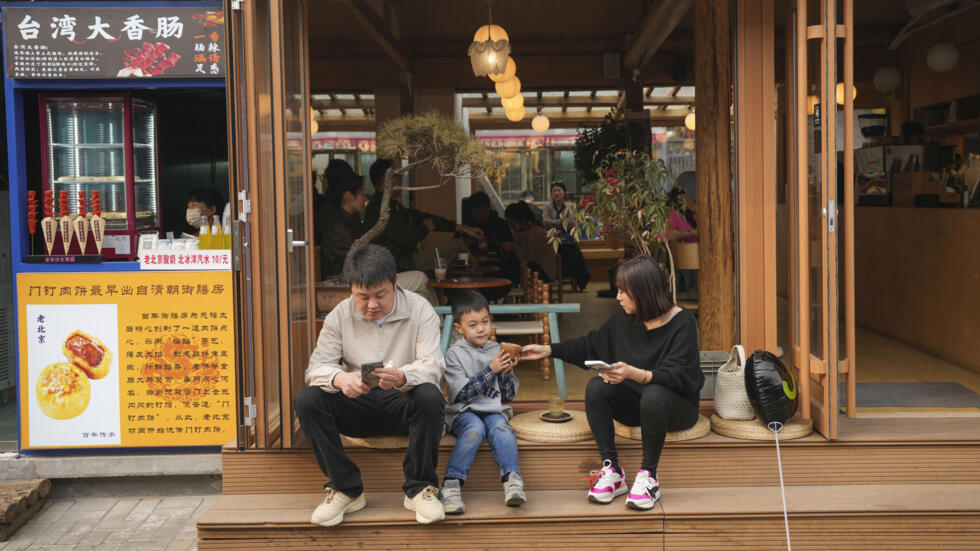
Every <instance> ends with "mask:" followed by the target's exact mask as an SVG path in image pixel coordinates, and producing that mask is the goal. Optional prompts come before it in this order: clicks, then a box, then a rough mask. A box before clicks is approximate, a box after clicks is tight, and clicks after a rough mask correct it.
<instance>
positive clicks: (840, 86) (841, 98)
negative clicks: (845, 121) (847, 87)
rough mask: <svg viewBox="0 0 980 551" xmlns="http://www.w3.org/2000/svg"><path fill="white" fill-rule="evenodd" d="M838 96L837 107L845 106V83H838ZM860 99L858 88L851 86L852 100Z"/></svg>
mask: <svg viewBox="0 0 980 551" xmlns="http://www.w3.org/2000/svg"><path fill="white" fill-rule="evenodd" d="M836 92H837V93H836V95H837V105H844V83H843V82H838V83H837V88H836ZM857 97H858V89H857V86H851V99H855V98H857Z"/></svg>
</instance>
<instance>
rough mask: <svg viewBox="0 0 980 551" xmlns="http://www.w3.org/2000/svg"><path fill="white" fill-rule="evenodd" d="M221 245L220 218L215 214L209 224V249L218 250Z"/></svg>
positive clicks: (222, 240)
mask: <svg viewBox="0 0 980 551" xmlns="http://www.w3.org/2000/svg"><path fill="white" fill-rule="evenodd" d="M223 244H224V237H222V236H221V218H219V217H218V215H217V214H215V215H214V221H213V222H211V248H212V249H220V248H222V245H223Z"/></svg>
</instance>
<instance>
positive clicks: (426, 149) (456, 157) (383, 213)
mask: <svg viewBox="0 0 980 551" xmlns="http://www.w3.org/2000/svg"><path fill="white" fill-rule="evenodd" d="M377 143H378V158H379V159H393V160H395V163H396V164H397V163H398V161H399V160H401V161H402V164H401V166H400V167H398V168H395V166H392V168H389V169H388V171H387V172H386V173H385V186H384V194H383V196H382V199H381V210H380V213H379V214H380V215H379V217H378V221H377V223H375V224H374V226H373V227H371V228H370V229H369V230H368V231H367V232H365V233H364V235H362V236H361V237H360V238H358V239H357V240H355V241H354V243H353V244H352V245H351V248H350V250H349V251H348V252H347V259H350V256H351V253H353V252H354V251H356V250H357V249H359V248H361V247H363V246H364V245H367V244H368V243H370V242H371V241H372V240H373V239H375V238H376V237H377V236H378V235H380V234H381V232H383V231H384V229H385V226H387V224H388V219H389V217H390V210H389V209H390V199H391V192H392V190H393V187H394V186H392V185H391V182H392V179H393V178H394V177H395V176H400V175H403V174H405V173H407V172H409V171H410V170H412V169H413V168H415V167H420V166H429V167H431V168H432V169H433V170H434V171H435V172H436V174H438V175H439V183H438V184H435V185H430V186H414V187H413V186H400V187H399V189H401V190H403V191H421V190H426V189H435V188H439V187H442V186H444V185H445V184H446V183H447V182H449V181H451V180H455V179H456V178H479V177H480V176H482V175H483V174H484V172H485V171H486V170H487V169H489V168H490V166H491V165H493V164H494V163H495V162H496V155H494V153H493V152H491V151H490V150H488V149H487V148H486V146H484V145H483V144H481V143H480V142H478V141H477V140H476V139H475V138H473V137H472V136H470V135H469V133H468V132H467V131H466V129H464V128H463V127H462V126H460V125H459V123H457V122H456V121H455V120H453V119H452V118H450V117H448V116H446V115H443V114H441V113H438V112H435V111H431V112H427V113H422V114H420V115H404V116H401V117H398V118H396V119H391V120H389V121H387V122H385V123H383V124H382V125H381V126H380V127H379V128H378V132H377ZM345 264H346V261H345ZM316 294H317V310H318V311H320V312H328V311H330V310H331V309H333V307H334V306H336V304H337V303H338V302H340V301H341V300H343V299H344V298H347V297H348V296H350V288H349V287H348V285H347V282H345V281H343V276H342V275H339V276H337V277H334V278H331V279H330V280H327V281H324V282H322V283H320V284H318V285H317V293H316Z"/></svg>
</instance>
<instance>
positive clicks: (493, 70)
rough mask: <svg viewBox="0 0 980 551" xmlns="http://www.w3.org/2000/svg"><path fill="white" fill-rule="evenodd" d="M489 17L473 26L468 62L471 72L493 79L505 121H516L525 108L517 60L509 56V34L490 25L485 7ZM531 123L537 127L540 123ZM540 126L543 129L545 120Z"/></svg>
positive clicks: (491, 11)
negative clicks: (483, 23)
mask: <svg viewBox="0 0 980 551" xmlns="http://www.w3.org/2000/svg"><path fill="white" fill-rule="evenodd" d="M489 20H490V21H489V24H487V25H483V26H482V27H480V28H479V29H477V31H476V34H474V35H473V43H472V44H470V49H469V52H468V53H469V56H470V64H471V65H472V66H473V74H474V75H476V76H478V77H482V76H486V77H489V78H490V80H492V81H493V82H494V90H495V91H496V92H497V95H498V96H500V105H501V106H503V108H504V113H505V114H506V115H507V120H509V121H511V122H519V121H522V120H524V117H525V116H527V111H526V110H525V109H524V96H523V94H521V80H520V79H519V78H517V63H516V62H515V61H514V58H512V57H510V51H511V49H510V37H508V36H507V31H505V30H504V29H503V28H502V27H501V26H500V25H494V24H493V10H492V7H490V10H489ZM539 117H540V115H539ZM537 118H538V117H535V120H537ZM545 120H546V121H547V119H545ZM532 126H534V128H535V129H537V128H538V127H539V126H541V123H540V122H538V124H537V125H533V124H532ZM544 128H545V129H547V122H545V126H544ZM542 132H543V130H542Z"/></svg>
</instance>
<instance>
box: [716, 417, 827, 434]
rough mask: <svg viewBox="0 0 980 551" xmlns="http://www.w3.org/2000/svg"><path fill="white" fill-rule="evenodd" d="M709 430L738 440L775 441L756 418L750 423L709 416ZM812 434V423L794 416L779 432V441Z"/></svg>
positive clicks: (766, 428) (770, 431) (809, 420)
mask: <svg viewBox="0 0 980 551" xmlns="http://www.w3.org/2000/svg"><path fill="white" fill-rule="evenodd" d="M711 430H713V431H715V432H716V433H718V434H720V435H722V436H728V437H730V438H738V439H740V440H775V439H776V436H775V434H774V433H773V432H772V430H770V429H769V427H767V426H765V425H763V424H762V421H761V420H760V419H759V418H758V417H757V418H755V419H752V420H751V421H735V420H731V419H722V418H721V417H718V415H717V414H716V415H712V416H711ZM811 432H813V421H812V420H811V419H803V418H801V417H800V416H799V415H794V416H793V417H791V418H790V420H789V421H787V422H786V424H785V425H783V428H782V430H780V431H779V439H780V440H793V439H795V438H803V437H804V436H807V435H809V434H810V433H811Z"/></svg>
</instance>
